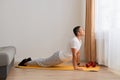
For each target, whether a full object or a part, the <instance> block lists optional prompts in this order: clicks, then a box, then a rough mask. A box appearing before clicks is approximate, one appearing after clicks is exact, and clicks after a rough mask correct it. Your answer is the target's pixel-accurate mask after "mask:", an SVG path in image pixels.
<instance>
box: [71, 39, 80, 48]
mask: <svg viewBox="0 0 120 80" xmlns="http://www.w3.org/2000/svg"><path fill="white" fill-rule="evenodd" d="M80 47H81V41H79V40H78V39H77V38H76V37H75V38H73V39H72V41H71V42H70V48H75V49H77V50H79V49H80Z"/></svg>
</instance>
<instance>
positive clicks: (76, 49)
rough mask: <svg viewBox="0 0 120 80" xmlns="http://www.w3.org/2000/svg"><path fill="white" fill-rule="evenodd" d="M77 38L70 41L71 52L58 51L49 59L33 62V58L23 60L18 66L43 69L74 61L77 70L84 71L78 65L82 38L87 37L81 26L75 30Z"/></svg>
mask: <svg viewBox="0 0 120 80" xmlns="http://www.w3.org/2000/svg"><path fill="white" fill-rule="evenodd" d="M73 33H74V35H75V37H74V38H73V39H72V40H71V41H70V45H69V50H68V51H67V52H62V51H57V52H55V53H54V54H53V55H52V56H50V57H48V58H39V59H36V60H31V58H27V59H23V60H22V61H21V62H20V63H19V64H18V65H19V66H27V65H32V66H34V65H37V66H43V67H49V66H55V65H58V64H61V63H63V62H66V61H70V60H72V63H73V67H74V69H75V70H82V69H81V68H80V67H79V65H78V64H80V48H81V45H82V40H81V38H82V37H83V36H84V35H85V32H84V30H83V29H82V27H80V26H76V27H75V28H74V29H73Z"/></svg>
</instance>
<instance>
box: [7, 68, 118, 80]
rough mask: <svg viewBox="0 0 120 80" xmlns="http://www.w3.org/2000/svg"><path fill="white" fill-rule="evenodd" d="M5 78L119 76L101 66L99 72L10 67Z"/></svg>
mask: <svg viewBox="0 0 120 80" xmlns="http://www.w3.org/2000/svg"><path fill="white" fill-rule="evenodd" d="M7 80H120V76H119V75H116V74H115V73H112V72H110V71H109V70H108V69H107V68H106V67H101V70H100V71H99V72H84V71H60V70H40V69H19V68H14V67H13V68H12V69H11V71H10V73H9V75H8V77H7Z"/></svg>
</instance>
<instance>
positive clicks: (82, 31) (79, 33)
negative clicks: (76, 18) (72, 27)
mask: <svg viewBox="0 0 120 80" xmlns="http://www.w3.org/2000/svg"><path fill="white" fill-rule="evenodd" d="M84 35H85V30H83V28H80V29H79V32H78V36H84Z"/></svg>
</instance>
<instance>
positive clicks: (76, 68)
mask: <svg viewBox="0 0 120 80" xmlns="http://www.w3.org/2000/svg"><path fill="white" fill-rule="evenodd" d="M74 69H75V70H80V71H83V69H82V68H81V67H78V66H76V67H74Z"/></svg>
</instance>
